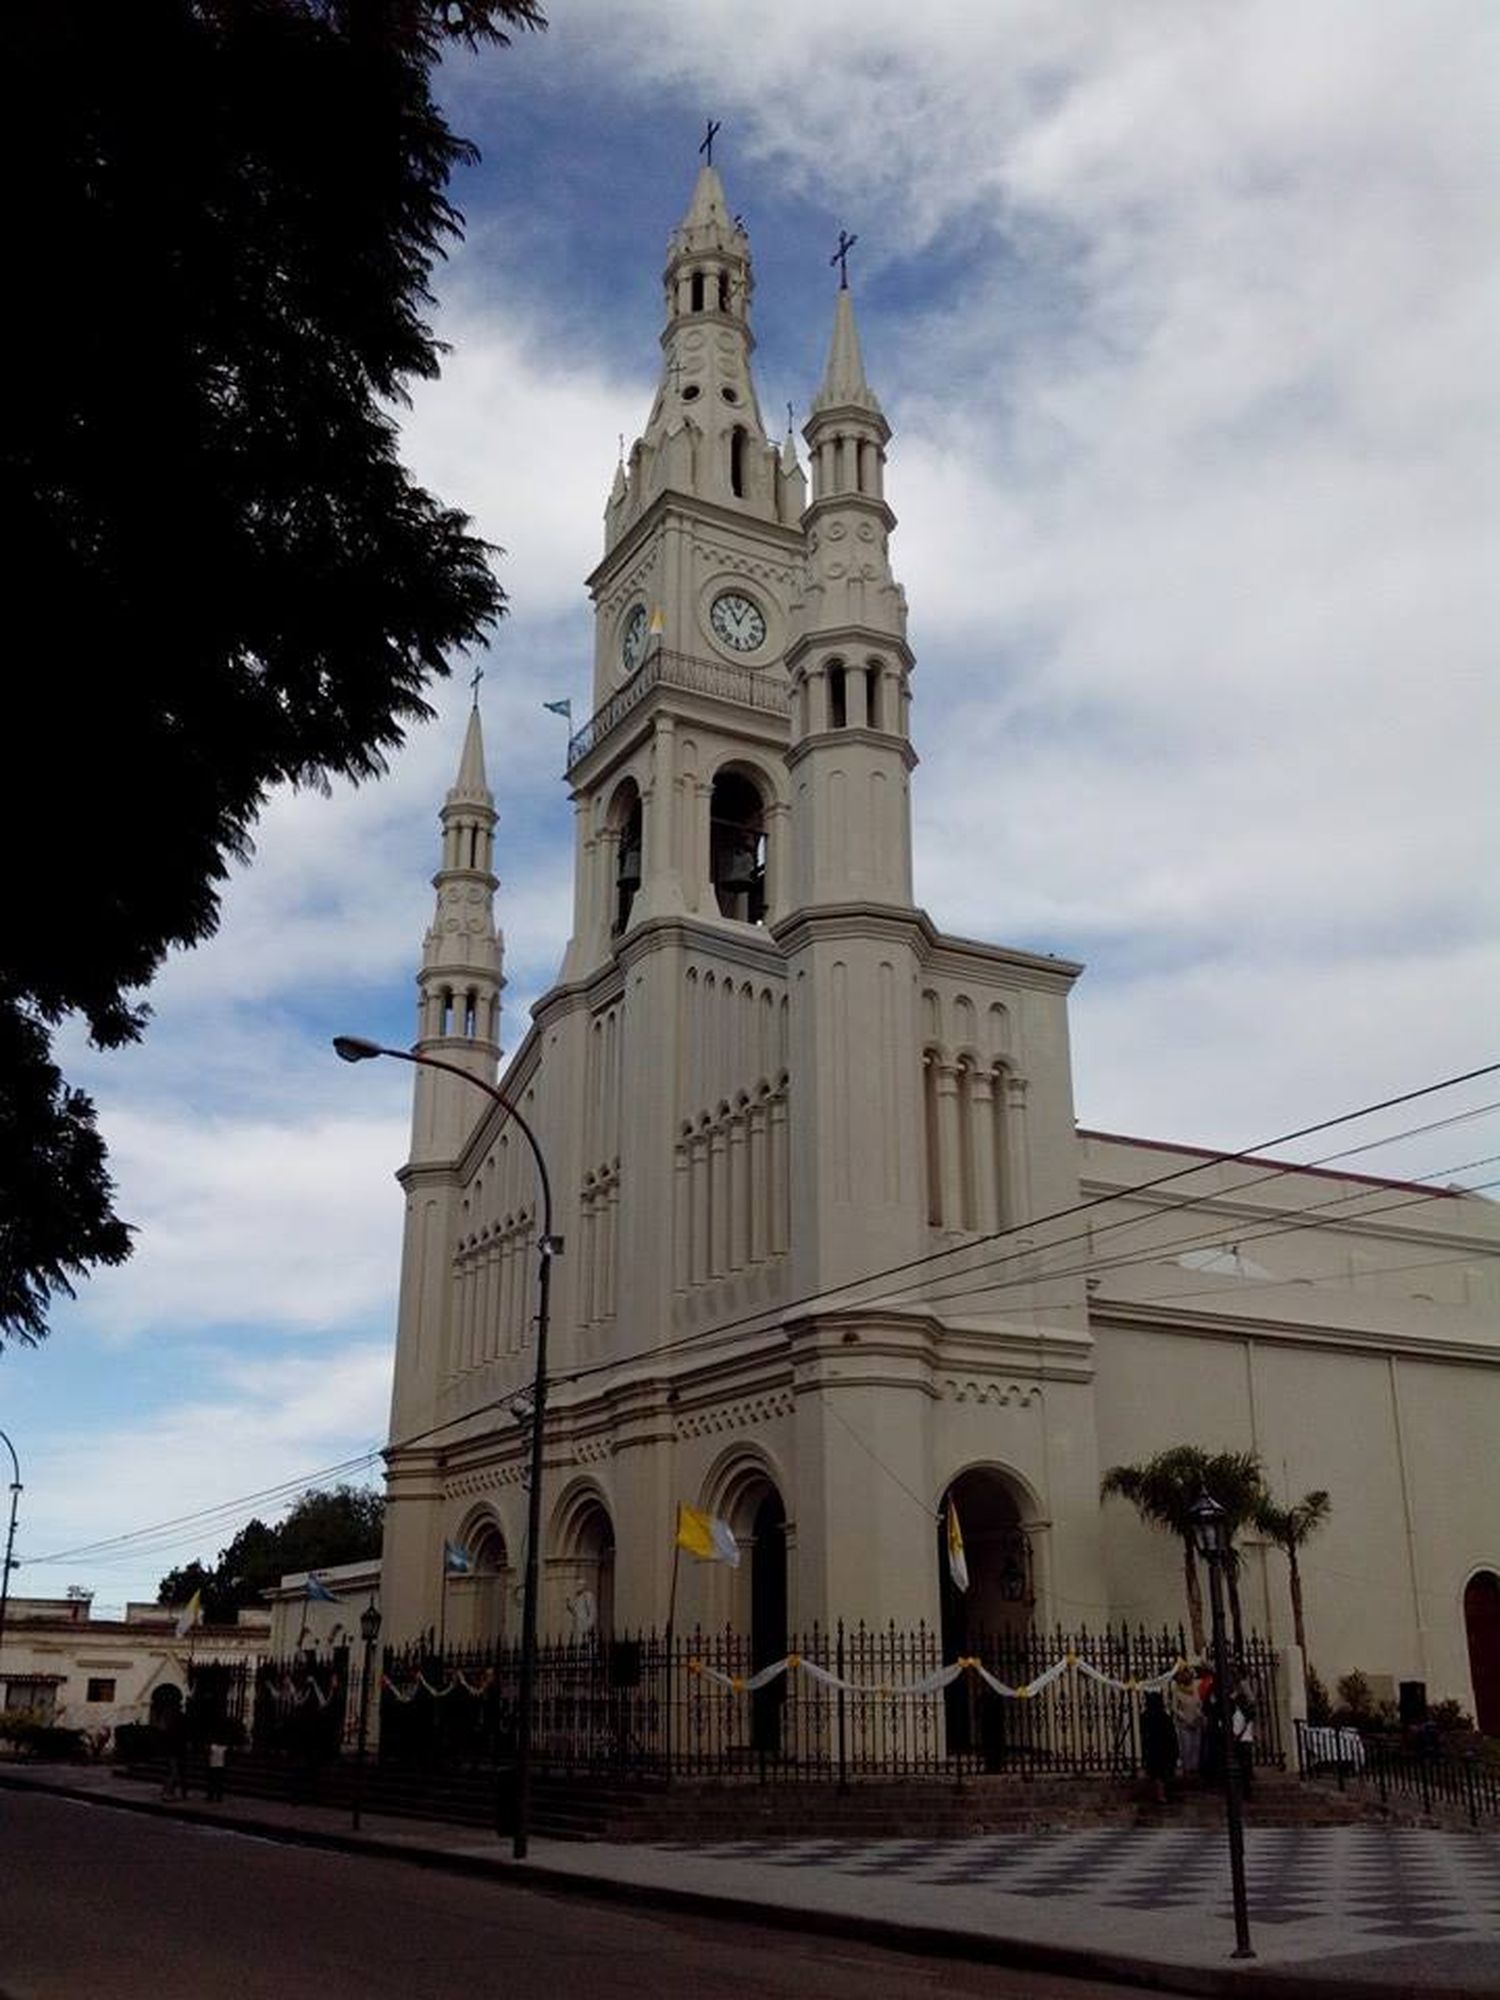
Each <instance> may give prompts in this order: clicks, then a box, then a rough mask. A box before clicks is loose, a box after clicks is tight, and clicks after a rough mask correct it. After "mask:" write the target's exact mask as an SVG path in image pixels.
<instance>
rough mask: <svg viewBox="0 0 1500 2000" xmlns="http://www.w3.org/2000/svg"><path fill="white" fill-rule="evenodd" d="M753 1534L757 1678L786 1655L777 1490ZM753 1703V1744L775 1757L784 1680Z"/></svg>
mask: <svg viewBox="0 0 1500 2000" xmlns="http://www.w3.org/2000/svg"><path fill="white" fill-rule="evenodd" d="M750 1533H751V1550H750V1670H751V1672H752V1673H758V1672H759V1671H760V1669H761V1668H762V1667H768V1666H770V1665H771V1664H772V1662H773V1661H775V1660H784V1659H785V1658H786V1650H787V1609H786V1508H785V1507H784V1506H783V1505H782V1501H781V1495H780V1494H779V1493H778V1492H777V1491H776V1489H775V1487H774V1486H773V1487H772V1488H771V1489H770V1490H769V1492H767V1494H766V1495H765V1497H764V1499H762V1500H761V1502H760V1504H759V1505H758V1506H757V1508H756V1510H755V1517H754V1521H753V1523H752V1525H751V1531H750ZM751 1699H752V1700H753V1701H754V1704H755V1709H754V1717H753V1722H752V1729H751V1745H752V1747H753V1748H754V1749H756V1750H759V1751H763V1752H764V1753H765V1754H766V1755H767V1756H775V1755H776V1754H777V1753H778V1752H779V1751H780V1749H781V1711H782V1709H783V1708H784V1707H785V1706H786V1675H785V1674H781V1675H779V1676H778V1677H777V1679H775V1680H774V1681H772V1682H771V1683H770V1685H769V1686H768V1687H763V1688H758V1689H757V1690H756V1692H755V1694H754V1695H753V1696H752V1697H751Z"/></svg>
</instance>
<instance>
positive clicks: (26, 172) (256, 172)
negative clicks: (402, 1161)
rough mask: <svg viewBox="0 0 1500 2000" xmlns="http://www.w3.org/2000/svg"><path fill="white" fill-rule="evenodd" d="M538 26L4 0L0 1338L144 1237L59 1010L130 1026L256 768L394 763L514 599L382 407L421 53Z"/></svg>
mask: <svg viewBox="0 0 1500 2000" xmlns="http://www.w3.org/2000/svg"><path fill="white" fill-rule="evenodd" d="M542 25H544V24H543V21H542V17H541V15H540V13H539V11H538V9H537V7H536V5H535V0H499V4H483V0H457V3H456V4H451V5H442V4H434V0H129V4H121V0H12V4H11V5H9V6H8V7H7V8H6V9H5V10H4V17H3V22H0V55H3V58H4V73H5V75H6V78H7V81H8V85H9V88H8V91H7V108H6V116H5V119H4V120H3V121H0V163H3V173H0V181H3V185H4V187H5V190H6V194H7V196H8V200H7V203H6V210H5V223H6V248H7V268H8V269H9V270H10V273H11V286H10V288H9V289H10V304H9V309H8V311H7V313H6V315H5V323H6V333H5V336H4V338H5V341H6V344H7V346H8V348H9V356H8V359H9V363H10V365H9V368H8V370H7V380H8V383H9V387H10V394H9V397H8V399H7V409H6V420H5V423H4V425H3V427H0V505H3V509H4V519H5V522H6V544H7V554H8V556H9V557H10V565H9V569H10V577H11V586H10V595H9V600H8V612H9V634H8V636H9V639H10V646H9V648H8V651H9V654H10V661H9V665H10V671H9V673H8V675H7V705H6V706H7V712H6V715H5V726H4V728H3V730H0V854H3V855H4V864H3V865H4V868H5V896H4V909H3V916H4V922H3V927H0V1017H3V1027H0V1060H3V1062H4V1064H5V1074H4V1076H3V1079H0V1089H3V1092H4V1097H3V1101H0V1111H3V1112H4V1113H5V1114H6V1115H7V1117H8V1118H9V1119H11V1120H12V1121H13V1128H12V1129H11V1130H10V1131H9V1132H8V1133H7V1134H6V1138H5V1144H4V1150H3V1153H0V1168H3V1179H0V1215H4V1216H5V1217H6V1218H7V1219H6V1222H5V1227H4V1232H3V1234H0V1341H3V1339H4V1337H5V1336H6V1335H10V1336H13V1337H17V1338H19V1339H21V1340H23V1341H33V1340H36V1339H38V1338H40V1337H41V1336H42V1335H43V1334H44V1333H45V1331H46V1323H45V1311H46V1306H47V1303H48V1299H49V1297H50V1296H51V1295H52V1294H53V1293H55V1292H59V1291H60V1292H65V1293H66V1292H69V1291H70V1290H71V1286H70V1284H69V1278H70V1276H76V1275H78V1274H79V1273H80V1272H81V1271H83V1270H85V1269H86V1268H87V1267H89V1266H90V1265H92V1264H94V1263H96V1262H99V1261H106V1262H115V1261H118V1260H119V1259H120V1258H122V1257H124V1256H126V1255H128V1252H129V1242H128V1234H127V1232H126V1230H125V1229H124V1227H123V1225H122V1224H121V1223H120V1222H119V1221H118V1220H117V1219H116V1218H115V1216H114V1214H113V1210H112V1207H111V1200H110V1196H111V1187H110V1183H109V1180H108V1178H107V1176H106V1174H105V1172H104V1166H103V1161H104V1154H103V1149H102V1147H101V1145H100V1142H99V1140H98V1138H97V1136H96V1134H95V1132H94V1129H93V1123H92V1109H91V1107H90V1105H89V1103H88V1100H87V1099H86V1098H82V1097H80V1096H78V1095H77V1094H76V1093H72V1092H69V1091H68V1090H67V1089H66V1088H65V1087H64V1085H63V1084H62V1080H61V1079H60V1078H59V1077H58V1076H57V1073H56V1071H55V1070H54V1069H53V1068H52V1067H51V1065H50V1059H49V1046H50V1035H49V1030H50V1029H51V1028H53V1027H55V1025H56V1024H57V1023H58V1022H60V1021H61V1020H62V1019H63V1018H64V1017H65V1016H68V1015H70V1014H77V1015H79V1016H80V1017H81V1018H82V1021H83V1023H84V1024H85V1026H86V1028H87V1031H88V1033H89V1035H90V1037H91V1039H92V1040H93V1041H94V1042H95V1043H96V1044H97V1045H98V1046H100V1047H104V1048H110V1047H116V1046H119V1045H120V1044H122V1043H125V1042H128V1041H131V1040H133V1039H135V1038H136V1037H137V1036H138V1035H139V1034H140V1033H141V1031H142V1028H143V1026H144V1024H145V1020H146V1017H147V1009H146V1008H145V1006H144V1005H143V1002H142V998H141V994H142V989H143V988H145V987H146V986H147V985H148V984H149V982H150V980H151V979H152V977H153V975H154V974H155V973H156V971H157V969H158V968H159V966H160V965H161V962H162V960H163V958H164V956H165V955H166V953H167V952H168V951H169V950H170V949H172V948H173V947H183V946H189V945H193V944H196V943H199V942H201V941H202V940H203V939H205V938H207V937H209V936H210V935H211V934H212V933H213V931H214V929H215V927H216V924H217V922H218V913H219V893H220V887H221V884H222V883H223V881H224V879H225V877H226V875H227V873H228V870H229V867H230V865H231V864H232V863H233V862H235V861H238V860H243V859H244V858H245V857H246V856H248V854H249V852H250V848H251V829H252V828H253V826H254V823H255V820H256V816H257V814H258V812H259V810H260V808H261V806H262V805H263V803H264V801H265V799H266V796H267V794H268V792H269V790H270V789H271V788H272V787H273V786H275V785H278V784H285V783H289V784H293V785H314V786H320V785H326V784H327V783H328V781H329V779H330V778H332V777H334V776H340V777H344V778H348V779H350V780H354V781H359V780H361V779H365V778H369V777H372V776H374V775H376V774H378V773H379V772H380V771H382V770H383V769H384V767H385V757H386V755H387V754H388V753H389V752H390V751H391V750H392V749H394V748H395V747H396V746H397V745H398V744H399V743H400V742H401V741H402V738H403V732H404V730H405V728H406V727H407V725H409V724H410V723H412V722H413V721H416V720H419V719H421V718H422V717H424V716H426V715H427V714H428V712H429V711H428V708H427V705H426V703H425V702H424V700H423V689H424V687H425V686H426V685H427V683H428V681H429V679H430V678H431V677H432V676H433V675H437V674H443V673H446V671H447V662H448V657H449V655H450V654H451V653H453V652H454V651H455V650H456V649H459V648H462V647H464V646H467V645H471V644H473V643H475V642H476V641H478V640H479V639H481V638H482V637H483V635H484V633H485V631H486V629H487V628H488V627H489V625H490V624H491V623H492V622H493V621H494V619H495V618H496V617H497V616H499V615H500V613H501V611H502V608H503V601H504V594H503V592H502V591H501V589H500V587H499V585H498V584H497V582H496V581H495V578H494V576H493V575H492V573H491V569H490V561H489V558H490V555H491V553H492V551H491V550H490V548H489V547H488V546H487V545H486V544H485V543H484V542H482V541H480V540H479V539H478V538H477V537H476V536H474V535H473V534H472V533H471V532H470V523H469V522H468V520H467V519H466V517H465V516H464V515H462V514H460V513H458V512H456V511H455V510H453V509H452V508H449V507H445V506H443V505H442V503H441V502H440V501H439V500H437V499H435V498H434V497H433V496H432V495H431V494H429V493H427V492H424V491H423V490H422V489H421V488H420V487H419V486H417V485H416V484H415V483H414V482H413V481H412V480H411V479H410V478H409V477H408V475H407V473H406V471H405V470H404V468H403V467H402V465H401V462H400V459H399V457H398V453H397V434H396V430H395V426H394V423H393V420H392V416H391V408H392V406H393V405H397V404H399V403H400V402H401V401H402V398H403V393H404V385H405V384H406V383H407V382H408V381H409V379H410V378H411V377H413V376H419V377H420V376H431V375H434V374H435V373H436V372H437V368H438V356H439V349H438V344H437V342H436V341H435V340H434V338H433V335H432V332H431V329H430V327H429V325H428V324H427V321H426V319H425V318H424V313H425V312H426V310H427V308H428V307H429V306H430V305H431V303H432V300H431V294H430V292H429V289H428V282H429V279H430V276H431V272H432V268H433V263H434V260H435V258H437V257H438V256H440V255H441V254H442V250H443V245H444V242H445V240H446V239H447V238H449V237H451V236H453V235H455V234H456V233H457V231H458V228H459V225H460V220H461V218H460V217H459V215H458V213H457V211H456V210H455V209H454V208H453V207H452V205H451V204H450V202H449V200H448V197H447V192H446V190H447V186H448V181H449V177H450V175H451V173H452V171H453V169H454V168H455V167H456V166H457V165H459V164H460V163H463V162H465V161H468V160H470V159H472V158H473V157H474V152H473V148H472V147H471V146H469V145H468V144H467V143H466V142H465V141H464V140H462V139H460V138H458V137H456V136H455V135H454V134H453V133H452V132H451V131H450V130H449V128H448V126H447V124H446V123H445V121H444V118H443V116H442V113H441V111H440V110H439V109H438V107H437V105H436V103H435V101H434V99H433V96H432V91H431V77H432V71H433V68H434V66H435V65H436V63H437V62H438V61H439V59H440V57H441V55H442V52H443V50H444V47H445V46H447V45H449V44H452V43H454V42H457V43H460V44H462V45H466V46H467V47H469V48H470V49H473V48H476V47H478V46H481V45H483V44H485V43H503V42H505V41H506V40H507V39H508V37H507V33H506V30H507V29H512V30H514V29H516V28H521V27H540V26H542ZM27 633H29V634H30V637H29V639H27V638H26V637H25V635H26V634H27Z"/></svg>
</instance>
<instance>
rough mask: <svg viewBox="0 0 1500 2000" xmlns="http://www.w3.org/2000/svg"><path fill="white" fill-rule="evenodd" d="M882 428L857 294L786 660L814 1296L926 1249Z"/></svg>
mask: <svg viewBox="0 0 1500 2000" xmlns="http://www.w3.org/2000/svg"><path fill="white" fill-rule="evenodd" d="M890 435H891V433H890V426H889V425H888V424H887V422H886V420H885V416H884V414H883V413H882V411H881V408H880V404H879V401H878V400H877V398H876V396H875V392H874V391H873V390H872V389H871V387H870V385H869V383H868V382H867V381H866V379H865V371H864V362H863V359H862V357H861V354H860V346H859V334H858V330H857V328H856V326H855V320H854V305H853V299H852V296H851V294H850V292H849V289H848V284H847V279H845V280H844V281H843V282H841V284H840V287H839V291H838V296H837V301H836V304H835V308H834V319H833V336H832V339H831V341H830V344H829V349H828V363H827V367H826V368H825V370H824V374H823V381H822V385H821V387H820V388H819V390H818V393H817V395H816V397H815V398H814V401H813V406H812V414H811V416H810V418H809V420H808V423H807V428H806V430H805V432H804V436H805V437H806V439H807V445H808V450H809V452H810V453H811V457H812V468H813V497H812V503H811V505H810V506H809V507H808V509H807V512H806V514H805V515H804V516H803V526H804V530H805V533H806V538H807V567H806V575H805V582H804V585H803V588H802V590H801V591H800V593H799V595H798V598H797V600H796V602H795V603H794V604H793V607H792V613H791V620H790V643H789V645H788V647H787V656H786V664H787V671H788V675H789V680H790V701H791V732H790V744H789V747H788V750H787V759H786V761H787V768H788V773H789V777H790V783H791V792H792V796H791V808H790V811H791V835H792V838H791V847H792V853H793V857H794V859H793V868H792V884H791V891H790V895H789V898H788V904H789V907H788V909H787V911H786V914H785V916H784V917H783V918H782V920H781V921H780V922H779V923H778V924H777V926H776V933H775V935H776V940H777V942H778V943H779V944H780V945H781V946H782V948H783V950H784V951H785V953H786V959H787V990H788V994H789V998H790V1019H791V1035H790V1041H791V1069H792V1077H793V1080H794V1084H795V1088H796V1092H797V1116H796V1119H795V1120H794V1130H793V1142H792V1151H791V1175H792V1183H791V1185H792V1211H793V1214H794V1215H795V1217H796V1218H797V1229H796V1235H795V1238H794V1244H793V1267H792V1287H793V1291H794V1292H795V1293H799V1294H801V1293H813V1292H817V1291H819V1290H821V1289H823V1288H825V1287H827V1286H829V1285H837V1284H840V1283H842V1282H844V1281H845V1280H846V1279H849V1278H852V1277H856V1276H859V1275H860V1274H862V1273H864V1272H866V1271H872V1270H878V1269H880V1268H882V1267H883V1266H886V1265H889V1264H890V1263H892V1262H897V1261H900V1259H902V1258H903V1257H915V1256H917V1255H919V1254H920V1253H921V1251H922V1250H923V1249H924V1248H925V1247H926V1227H925V1224H926V1217H925V1214H924V1208H923V1194H922V1181H921V1162H922V1158H923V1154H922V1126H921V1105H920V1101H919V1093H918V1088H917V1083H918V1072H917V1067H916V1063H915V1061H914V1059H913V1050H914V1049H915V1048H916V1047H917V1041H918V1031H917V1020H916V1006H917V995H918V991H919V986H920V981H919V976H918V974H919V959H920V951H921V927H922V921H923V920H922V918H921V917H920V915H919V913H918V912H917V910H916V908H915V907H914V905H913V903H912V893H911V881H912V877H911V810H910V791H909V780H910V773H911V770H912V767H913V766H914V765H915V763H916V761H917V760H916V754H915V752H914V751H913V749H912V747H911V742H910V739H909V736H908V734H907V724H908V714H909V709H910V694H909V690H908V680H909V676H910V672H911V666H912V655H911V650H910V648H909V647H908V645H907V642H906V597H905V593H904V592H903V591H902V589H901V586H900V585H899V584H898V583H897V582H896V581H895V579H894V577H893V576H892V574H891V567H890V555H889V541H890V534H891V530H892V529H893V528H894V527H895V525H896V517H895V515H894V514H893V513H892V512H891V510H890V508H889V507H888V506H887V505H886V502H885V497H884V473H885V447H886V444H887V442H888V441H889V438H890Z"/></svg>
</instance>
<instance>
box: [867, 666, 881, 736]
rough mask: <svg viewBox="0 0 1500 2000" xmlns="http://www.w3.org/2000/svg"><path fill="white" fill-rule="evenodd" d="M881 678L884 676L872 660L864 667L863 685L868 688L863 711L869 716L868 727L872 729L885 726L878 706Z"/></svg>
mask: <svg viewBox="0 0 1500 2000" xmlns="http://www.w3.org/2000/svg"><path fill="white" fill-rule="evenodd" d="M883 679H884V676H883V675H882V673H881V671H880V669H879V667H878V666H877V665H876V664H875V662H874V661H873V660H872V661H871V662H870V664H869V666H868V667H866V668H865V687H866V689H867V690H868V700H867V703H866V709H865V713H866V714H867V715H868V716H869V718H870V727H871V728H872V729H884V727H885V723H884V721H883V720H882V719H881V708H880V688H881V682H882V680H883Z"/></svg>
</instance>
